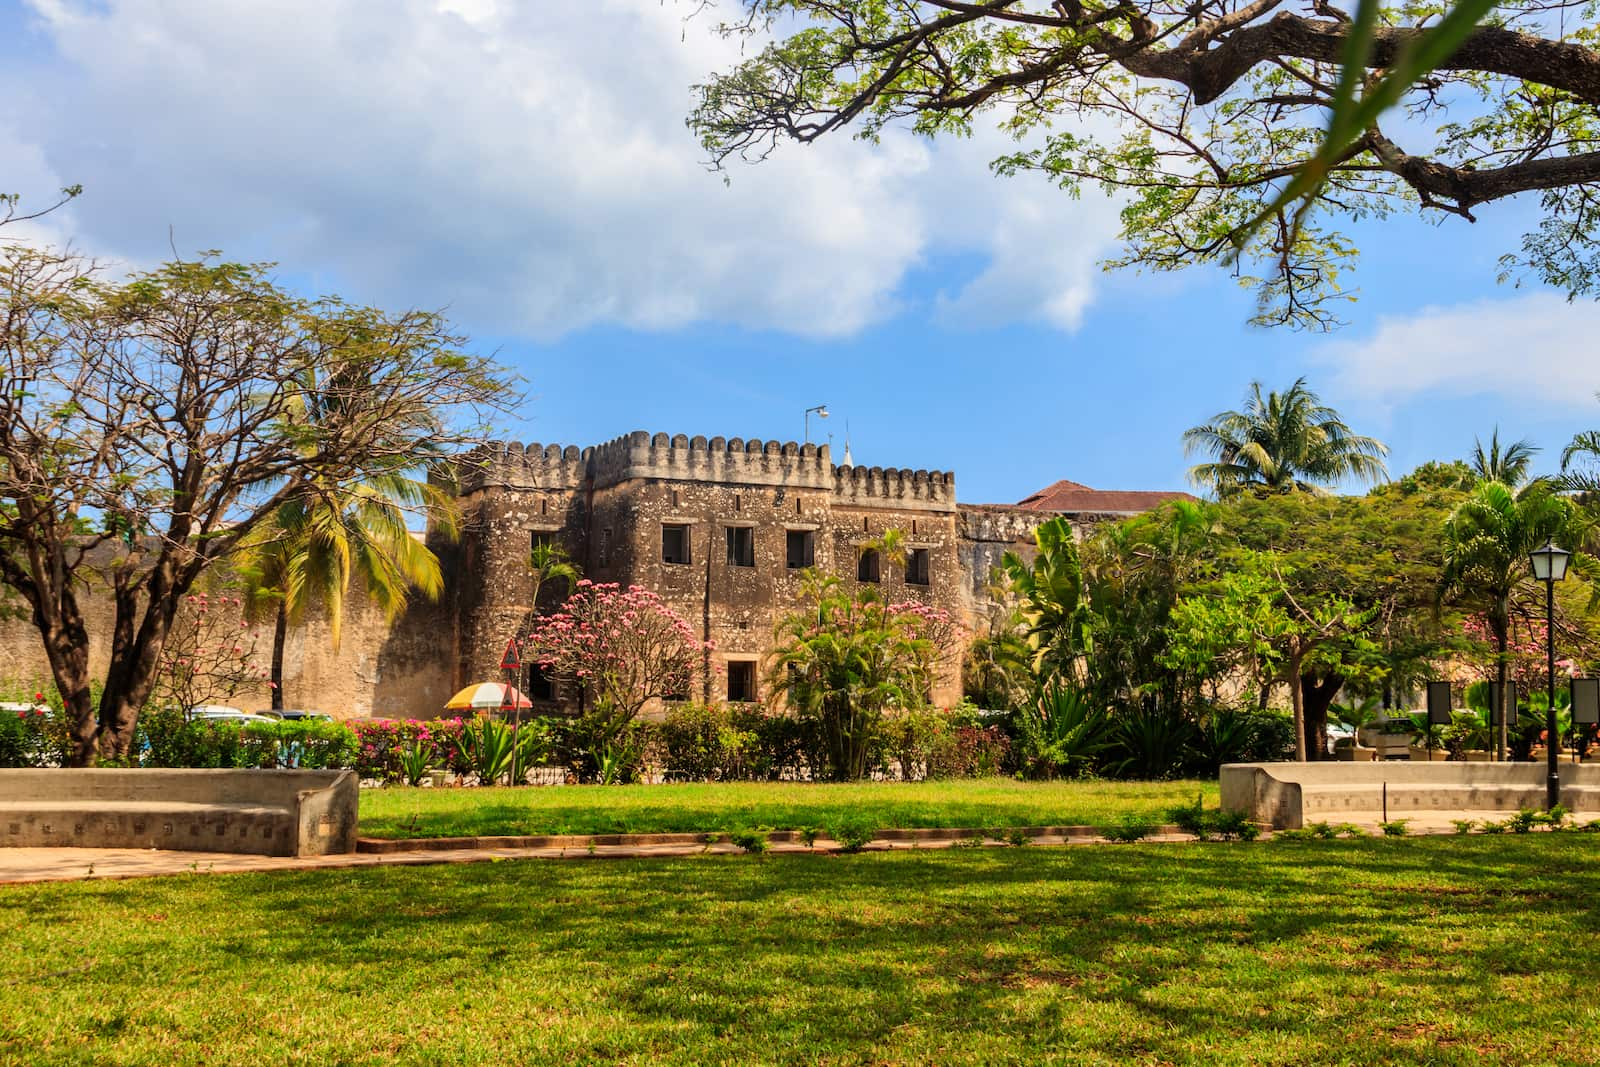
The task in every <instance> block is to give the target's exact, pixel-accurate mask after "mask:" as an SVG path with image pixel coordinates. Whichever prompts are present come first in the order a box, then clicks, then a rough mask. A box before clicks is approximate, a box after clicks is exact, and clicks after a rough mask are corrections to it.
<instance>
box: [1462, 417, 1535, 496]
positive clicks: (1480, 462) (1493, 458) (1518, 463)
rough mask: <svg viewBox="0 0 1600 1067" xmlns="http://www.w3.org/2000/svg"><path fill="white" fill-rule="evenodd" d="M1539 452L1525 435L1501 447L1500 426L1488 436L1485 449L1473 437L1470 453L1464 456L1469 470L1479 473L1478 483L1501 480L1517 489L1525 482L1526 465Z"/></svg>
mask: <svg viewBox="0 0 1600 1067" xmlns="http://www.w3.org/2000/svg"><path fill="white" fill-rule="evenodd" d="M1538 453H1539V449H1538V447H1536V446H1535V445H1534V444H1533V443H1532V442H1531V441H1529V440H1528V439H1527V438H1523V439H1522V440H1520V441H1513V442H1511V443H1510V444H1508V445H1506V446H1504V448H1502V447H1501V445H1500V427H1498V426H1496V427H1495V428H1494V432H1493V433H1491V434H1490V435H1489V448H1488V450H1487V451H1485V450H1484V447H1483V441H1482V440H1481V439H1480V438H1477V437H1474V438H1473V439H1472V455H1471V456H1469V457H1467V466H1469V467H1471V468H1472V473H1473V474H1475V475H1477V476H1478V481H1480V482H1500V483H1501V484H1503V485H1507V486H1510V487H1511V488H1512V489H1520V488H1522V487H1523V486H1524V485H1526V484H1527V483H1528V468H1529V467H1530V466H1531V465H1532V464H1533V457H1534V456H1536V455H1538Z"/></svg>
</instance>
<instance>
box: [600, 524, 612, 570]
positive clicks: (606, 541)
mask: <svg viewBox="0 0 1600 1067" xmlns="http://www.w3.org/2000/svg"><path fill="white" fill-rule="evenodd" d="M600 566H602V567H609V566H611V527H609V526H607V527H606V528H605V529H603V530H601V531H600Z"/></svg>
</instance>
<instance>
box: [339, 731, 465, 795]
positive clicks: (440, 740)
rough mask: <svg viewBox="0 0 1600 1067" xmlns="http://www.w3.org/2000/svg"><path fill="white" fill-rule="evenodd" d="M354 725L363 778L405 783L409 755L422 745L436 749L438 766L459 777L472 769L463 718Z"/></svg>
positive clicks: (357, 764)
mask: <svg viewBox="0 0 1600 1067" xmlns="http://www.w3.org/2000/svg"><path fill="white" fill-rule="evenodd" d="M350 726H351V728H352V729H353V730H355V734H356V758H355V771H356V773H357V774H359V775H360V776H361V777H362V778H376V779H379V780H380V781H384V782H395V781H401V780H403V779H404V778H405V773H404V756H405V752H406V750H407V749H408V748H415V747H416V746H418V745H431V746H432V747H433V751H434V759H433V764H434V766H436V767H439V768H441V769H447V770H450V771H453V772H455V773H457V774H466V773H467V772H468V771H469V770H470V767H469V766H468V764H467V762H466V758H465V757H464V756H463V755H462V753H461V731H462V730H463V729H464V723H463V722H462V720H461V719H374V720H372V721H370V722H353V723H351V724H350Z"/></svg>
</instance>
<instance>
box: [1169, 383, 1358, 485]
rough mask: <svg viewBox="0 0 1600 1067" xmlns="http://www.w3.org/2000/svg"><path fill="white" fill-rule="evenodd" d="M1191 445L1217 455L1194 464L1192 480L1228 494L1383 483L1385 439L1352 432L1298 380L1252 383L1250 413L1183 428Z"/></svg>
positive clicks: (1222, 415)
mask: <svg viewBox="0 0 1600 1067" xmlns="http://www.w3.org/2000/svg"><path fill="white" fill-rule="evenodd" d="M1183 446H1184V451H1185V452H1186V453H1187V454H1189V455H1195V454H1196V453H1199V454H1203V455H1209V456H1212V457H1214V458H1213V461H1212V462H1210V463H1201V464H1198V465H1196V466H1194V467H1191V468H1189V479H1190V481H1192V482H1194V484H1196V485H1200V486H1204V487H1206V488H1207V489H1209V490H1211V491H1212V492H1213V493H1215V494H1216V495H1217V497H1218V498H1219V499H1226V498H1228V497H1231V496H1234V495H1236V494H1237V493H1239V492H1241V491H1243V490H1246V489H1260V490H1265V491H1268V492H1275V493H1284V492H1290V491H1293V490H1301V491H1304V492H1318V491H1321V488H1322V487H1323V486H1327V485H1331V484H1333V483H1335V482H1339V481H1342V480H1344V479H1346V478H1357V479H1360V480H1363V481H1368V482H1377V481H1382V480H1383V479H1384V478H1385V477H1387V475H1388V472H1387V471H1386V470H1385V469H1384V465H1383V457H1384V456H1385V455H1387V454H1388V452H1389V449H1388V448H1387V447H1386V446H1385V445H1384V444H1383V443H1382V442H1380V441H1378V440H1376V439H1375V438H1371V437H1364V436H1362V435H1360V434H1357V433H1352V432H1351V430H1350V427H1349V426H1347V425H1346V424H1345V422H1344V420H1343V419H1342V418H1340V417H1339V413H1338V412H1337V411H1335V410H1333V409H1332V408H1330V407H1327V406H1325V405H1324V404H1323V403H1322V402H1321V400H1319V399H1318V398H1317V394H1316V393H1313V392H1312V391H1311V390H1310V389H1308V388H1306V380H1305V379H1304V378H1299V379H1297V380H1296V381H1295V383H1294V384H1293V385H1291V386H1290V387H1289V388H1288V389H1286V390H1284V391H1283V392H1282V393H1279V392H1268V393H1266V394H1265V395H1263V394H1262V392H1261V383H1260V382H1251V383H1250V391H1249V393H1248V394H1246V396H1245V406H1244V410H1243V411H1223V412H1220V413H1218V414H1216V415H1214V416H1212V417H1211V419H1210V420H1209V421H1207V422H1204V423H1202V424H1201V425H1199V426H1195V427H1193V428H1191V429H1189V430H1186V431H1184V434H1183Z"/></svg>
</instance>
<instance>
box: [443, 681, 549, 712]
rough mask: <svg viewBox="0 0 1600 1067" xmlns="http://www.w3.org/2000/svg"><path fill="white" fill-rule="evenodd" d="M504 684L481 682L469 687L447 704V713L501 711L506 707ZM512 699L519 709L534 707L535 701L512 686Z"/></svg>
mask: <svg viewBox="0 0 1600 1067" xmlns="http://www.w3.org/2000/svg"><path fill="white" fill-rule="evenodd" d="M505 697H506V684H505V683H504V682H479V683H478V684H476V685H469V686H467V687H466V688H465V689H463V690H461V692H459V693H457V694H456V695H455V696H453V697H451V698H450V699H449V701H447V702H446V703H445V710H446V711H499V710H500V709H501V708H503V707H506V706H507V705H506V704H505ZM511 699H512V700H514V701H516V706H517V707H519V708H531V707H533V701H531V700H529V699H528V698H527V697H525V696H523V695H522V693H521V691H520V690H518V689H517V687H516V686H511Z"/></svg>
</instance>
